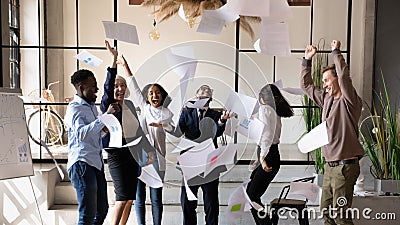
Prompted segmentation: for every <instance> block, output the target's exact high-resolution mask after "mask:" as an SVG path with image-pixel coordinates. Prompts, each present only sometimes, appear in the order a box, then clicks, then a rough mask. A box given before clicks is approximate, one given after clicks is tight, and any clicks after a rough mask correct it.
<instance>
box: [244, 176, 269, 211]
mask: <svg viewBox="0 0 400 225" xmlns="http://www.w3.org/2000/svg"><path fill="white" fill-rule="evenodd" d="M249 182H250V180H249V181H247V182H244V183H243V184H242V189H243V193H244V197H245V198H246V200H247V203H246V204H249V205H250V206H251V207H253V208H254V209H255V210H257V211H259V210H264V207H262V206H261V205H260V204H258V203H257V202H253V201H251V199H250V197H249V195H248V194H247V191H246V190H247V185H249Z"/></svg>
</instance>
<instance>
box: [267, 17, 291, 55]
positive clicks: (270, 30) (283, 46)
mask: <svg viewBox="0 0 400 225" xmlns="http://www.w3.org/2000/svg"><path fill="white" fill-rule="evenodd" d="M260 48H261V53H263V54H267V55H275V56H289V55H290V40H289V27H288V25H287V23H282V22H281V23H267V22H265V21H264V20H262V21H261V31H260Z"/></svg>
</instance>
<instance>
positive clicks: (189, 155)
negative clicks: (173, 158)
mask: <svg viewBox="0 0 400 225" xmlns="http://www.w3.org/2000/svg"><path fill="white" fill-rule="evenodd" d="M210 140H211V139H210ZM211 141H212V140H211ZM204 142H207V141H204ZM204 142H202V143H200V144H199V145H198V146H200V145H203V146H204V147H201V148H200V149H197V150H194V151H192V150H193V149H194V148H196V147H198V146H196V147H194V148H192V149H190V150H189V151H187V152H185V153H183V154H182V155H179V156H178V157H177V159H178V162H179V165H180V168H181V170H182V173H183V176H184V177H185V179H187V180H190V179H191V178H193V177H195V176H197V175H200V174H201V173H204V171H205V168H206V161H207V157H208V155H209V154H210V153H211V152H212V151H215V147H214V145H213V144H212V145H209V144H208V143H206V144H203V143H204Z"/></svg>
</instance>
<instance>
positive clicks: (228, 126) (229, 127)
mask: <svg viewBox="0 0 400 225" xmlns="http://www.w3.org/2000/svg"><path fill="white" fill-rule="evenodd" d="M238 126H239V119H238V118H235V117H231V118H229V120H228V121H226V123H225V130H224V134H225V135H228V136H231V137H233V136H234V135H235V132H236V129H237V127H238Z"/></svg>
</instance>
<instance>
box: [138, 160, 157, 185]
mask: <svg viewBox="0 0 400 225" xmlns="http://www.w3.org/2000/svg"><path fill="white" fill-rule="evenodd" d="M138 178H139V179H140V180H141V181H143V182H144V183H145V184H147V186H149V187H152V188H160V187H162V186H163V182H162V180H161V178H160V176H159V175H158V173H157V171H156V169H154V166H153V165H152V164H151V165H147V166H144V167H142V173H141V174H140V176H139V177H138Z"/></svg>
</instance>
